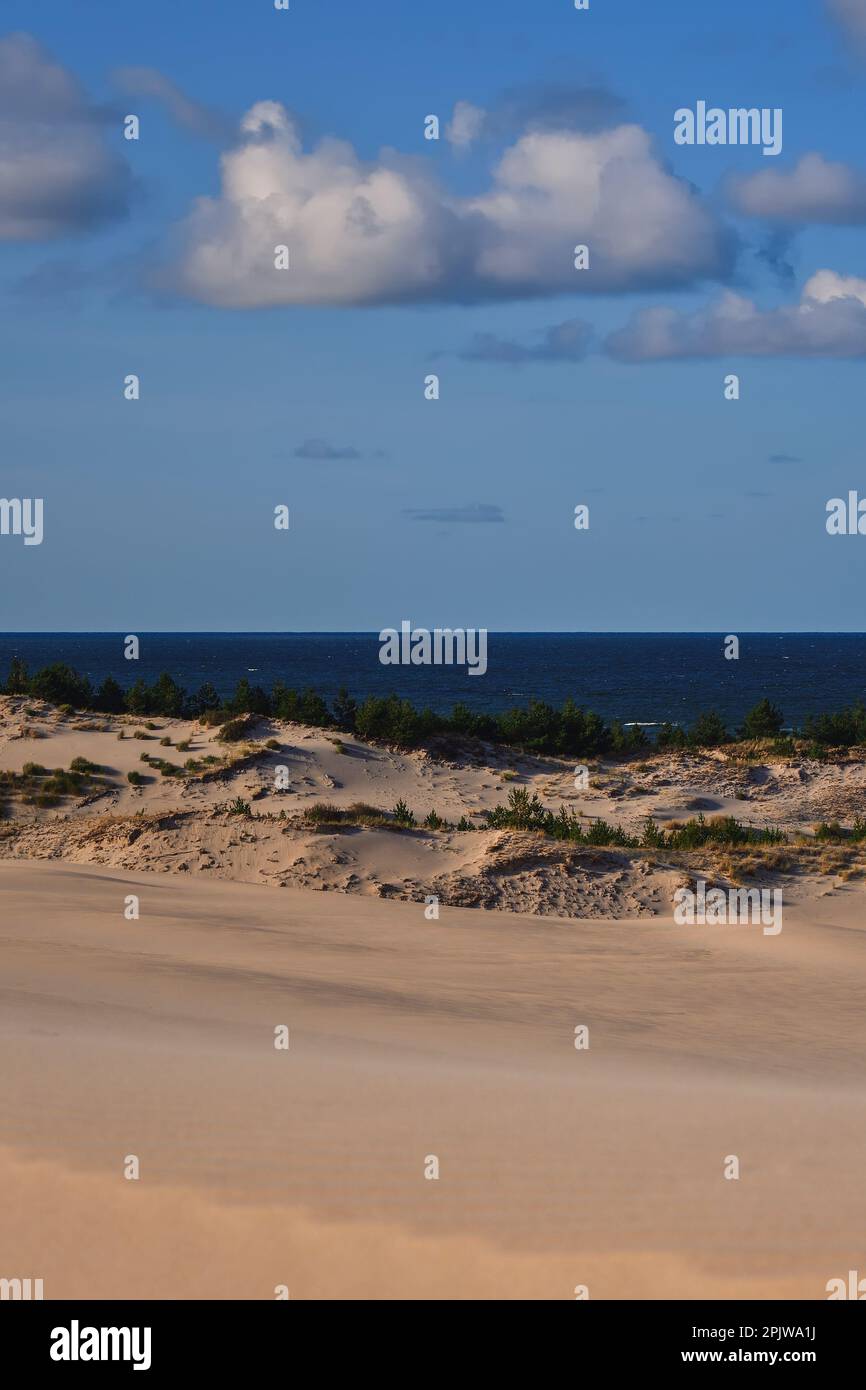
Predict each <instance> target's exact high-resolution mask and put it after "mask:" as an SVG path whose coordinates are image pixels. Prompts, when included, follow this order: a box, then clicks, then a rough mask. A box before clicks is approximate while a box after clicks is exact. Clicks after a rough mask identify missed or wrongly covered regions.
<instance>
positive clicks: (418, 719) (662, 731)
mask: <svg viewBox="0 0 866 1390" xmlns="http://www.w3.org/2000/svg"><path fill="white" fill-rule="evenodd" d="M2 689H3V691H4V692H5V693H6V694H8V695H13V696H25V697H28V698H31V699H32V698H38V699H41V700H44V701H45V702H46V703H48V704H51V705H54V706H56V707H58V708H60V709H61V710H66V711H68V712H69V713H72V712H73V711H74V710H94V711H98V712H104V713H108V714H124V713H125V714H133V715H139V716H142V717H144V716H151V715H156V716H157V717H164V718H172V719H176V718H186V719H200V720H201V721H202V722H204V723H205V724H209V725H214V726H215V725H219V726H220V727H221V733H220V737H221V738H222V739H223V740H225V741H229V742H231V741H233V740H234V741H236V740H239V739H242V738H246V737H248V736H249V731H250V729H251V728H252V727H253V726H254V725H255V724H256V722H257V721H258V720H259V719H263V718H268V717H271V718H274V719H280V720H285V721H291V722H295V723H299V724H307V725H310V726H312V727H314V728H324V729H334V730H336V731H338V732H341V733H356V734H358V736H359V737H361V738H363V739H368V740H373V741H379V742H384V743H391V744H394V745H396V746H399V747H405V748H417V747H421V746H425V745H429V744H433V743H435V742H436V741H437V740H438V741H445V742H447V741H449V740H451V741H453V740H463V741H465V740H467V739H472V740H480V741H486V742H491V743H499V744H504V745H507V746H510V747H514V748H521V749H525V750H526V751H528V752H532V753H544V754H551V755H559V756H563V757H583V758H590V757H594V756H601V755H614V756H618V755H623V756H624V755H629V754H633V753H641V752H642V753H643V754H644V756H645V753H646V750H647V749H651V748H652V747H653V746H655V748H657V749H659V750H665V749H689V748H693V749H701V748H709V749H711V748H722V747H731V746H732V745H736V744H738V743H742V742H755V741H767V742H768V751H769V752H771V753H772V754H774V756H779V757H793V756H798V755H799V756H818V757H822V756H826V753H827V750H831V749H837V748H838V749H852V748H858V747H866V706H864V705H863V704H856V705H852V706H851V707H849V708H847V709H843V710H839V711H837V712H835V713H828V714H822V715H813V716H809V718H808V719H807V720H806V721H805V723H804V725H803V728H802V730H800V731H798V732H796V733H795V732H794V731H789V732H788V733H784V732H783V731H784V716H783V714H782V712H781V710H779V709H777V708H776V706H775V705H773V704H772V703H771V702H770V701H769V700H766V699H765V700H761V701H759V702H758V704H756V705H755V706H754V708H753V709H751V710H749V711H748V713H747V714H746V716H745V718H744V719H743V722H742V724H741V725H740V727H739V728H738V729H737V730H736V731H734V732H731V731H730V730H729V729H728V728H727V727H726V725H725V723H724V721H723V720H722V718H721V717H720V716H719V714H718V713H717V712H715V711H713V710H709V711H706V712H705V713H703V714H700V715H699V716H698V717H697V718H696V719H695V721H694V722H693V723H692V724H691V726H690V727H688V728H685V727H684V726H682V725H679V724H673V723H665V724H662V725H660V726H659V728H658V729H657V730H656V734H655V741H654V745H653V744H652V743H651V742H650V740H649V738H648V736H647V734H646V732H645V731H644V730H643V729H642V728H640V727H638V726H637V725H623V724H621V723H620V722H619V721H617V720H611V721H609V722H607V721H605V720H604V719H602V718H601V716H600V715H598V714H596V713H595V712H594V711H592V710H588V709H585V708H584V707H583V706H581V705H579V704H577V703H575V702H574V701H573V700H567V701H566V702H565V704H564V705H562V706H561V707H560V708H558V709H557V708H555V707H554V706H553V705H549V704H547V703H546V702H545V701H543V700H530V701H529V703H528V704H527V705H526V706H523V707H517V706H515V707H514V708H511V709H506V710H502V711H500V712H499V713H495V714H492V713H486V712H476V711H474V710H472V709H470V708H469V706H468V705H465V704H457V705H455V706H454V708H453V709H452V711H451V713H450V714H448V715H445V714H437V713H435V712H434V711H433V710H430V709H417V708H416V707H415V706H414V705H413V704H412V703H411V702H410V701H408V700H403V699H400V698H399V697H398V696H396V695H390V696H368V697H367V698H366V699H365V700H363V701H361V702H360V703H358V702H356V701H355V700H354V699H353V698H352V697H351V696H350V695H349V694H348V692H347V691H346V690H344V689H341V690H340V691H339V692H338V694H337V696H336V698H335V699H334V701H333V702H332V705H331V706H330V707H329V706H328V704H327V702H326V701H325V700H324V699H323V698H322V696H321V695H320V694H319V693H318V692H317V691H315V690H311V689H307V690H303V691H298V690H293V689H290V688H289V687H287V686H286V685H285V684H284V683H283V682H282V681H277V682H276V683H275V685H274V686H273V688H272V690H271V691H270V692H268V691H266V690H264V689H263V688H262V687H261V686H257V685H251V684H250V682H249V680H248V679H247V678H246V677H244V678H243V679H242V680H240V681H239V682H238V684H237V686H236V688H235V691H234V693H233V695H231V696H230V697H229V698H227V699H224V698H221V697H220V695H219V694H218V692H217V691H216V689H215V688H214V686H213V685H212V684H211V683H210V682H206V683H205V684H204V685H203V686H201V687H200V689H199V690H198V691H197V692H196V693H195V694H189V693H188V692H187V691H186V690H184V689H183V687H182V686H180V685H179V684H178V683H177V682H176V681H175V680H174V679H173V678H172V677H171V676H170V675H169V674H168V672H164V673H163V674H162V675H161V676H160V677H159V678H158V679H157V680H156V681H155V682H154V683H153V685H147V683H146V682H145V681H143V680H138V681H136V683H135V684H134V685H133V686H132V687H131V688H130V689H129V690H123V689H122V687H121V686H120V685H119V684H118V683H117V681H115V680H114V679H113V678H112V677H108V678H107V679H106V680H105V681H103V682H102V684H101V685H100V686H99V687H98V688H94V687H93V686H92V685H91V683H90V681H89V680H88V679H87V678H86V677H84V676H81V675H79V674H78V673H77V672H75V671H73V670H72V669H71V668H70V667H69V666H66V665H63V664H62V663H56V664H55V665H53V666H48V667H45V668H44V669H43V670H42V671H39V672H37V673H36V674H35V675H33V676H31V675H29V673H28V671H27V668H26V666H25V665H24V663H23V662H22V661H20V660H19V659H18V658H15V659H13V662H12V666H11V669H10V671H9V675H8V677H7V680H6V683H5V686H3V687H2ZM30 708H32V707H30ZM156 728H157V726H156V725H155V724H154V723H153V722H152V720H150V719H148V720H147V721H146V722H145V729H156ZM147 736H148V735H147V734H146V733H145V732H144V730H143V729H137V730H135V732H134V734H133V737H135V738H146V737H147ZM269 746H272V741H271V743H270V744H269ZM335 746H337V747H338V751H343V749H342V747H341V746H340V744H339V740H337V743H336V744H335Z"/></svg>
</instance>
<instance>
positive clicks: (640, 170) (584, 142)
mask: <svg viewBox="0 0 866 1390" xmlns="http://www.w3.org/2000/svg"><path fill="white" fill-rule="evenodd" d="M221 171H222V187H221V192H220V194H219V196H218V197H208V198H201V199H199V200H198V202H197V203H196V204H195V205H194V206H193V208H192V210H191V212H190V213H189V215H188V217H187V218H186V219H185V221H184V222H183V224H182V225H181V227H180V228H179V229H178V243H177V245H176V247H175V252H174V257H173V259H172V261H171V263H170V264H169V265H168V266H167V267H165V268H164V273H163V276H162V283H163V285H165V286H168V287H169V288H172V289H174V290H175V291H177V292H180V293H182V294H185V295H188V296H191V297H193V298H196V299H199V300H202V301H204V302H206V303H210V304H217V305H222V306H224V307H229V308H252V307H264V306H270V305H287V304H313V303H320V304H372V303H399V302H401V301H424V300H448V301H452V302H469V301H473V300H476V301H477V300H482V299H492V298H515V297H519V296H531V295H553V294H561V293H570V292H581V291H618V290H629V289H635V288H651V287H664V286H679V285H686V284H691V283H694V282H695V281H698V280H701V279H704V278H714V277H717V278H724V277H725V276H726V275H727V273H728V271H729V269H730V262H731V258H732V243H731V240H730V235H729V233H728V232H727V231H726V230H725V229H724V227H723V226H721V225H720V223H719V222H718V221H717V220H716V218H715V217H714V216H713V214H712V213H711V212H710V211H709V210H708V209H707V208H706V207H705V206H704V204H703V203H702V202H701V200H700V198H699V197H698V196H697V195H696V194H695V192H694V191H693V190H692V189H691V188H690V187H689V186H688V185H687V184H685V183H684V182H681V181H680V180H678V179H676V178H675V177H674V176H673V175H672V174H670V173H669V172H668V171H667V170H666V169H665V168H664V167H663V166H662V165H661V164H660V163H659V161H658V160H657V159H656V157H655V154H654V152H653V148H652V144H651V141H650V138H649V136H648V135H647V134H646V132H645V131H643V130H642V129H641V128H640V127H638V126H635V125H621V126H618V127H616V128H615V129H612V130H605V131H602V132H600V133H593V134H587V133H579V132H576V131H564V130H559V131H548V130H544V131H532V132H529V133H526V134H524V135H522V136H521V137H520V138H519V139H517V140H516V142H515V143H514V144H512V145H511V146H510V147H509V148H508V149H507V150H506V151H505V153H504V155H503V156H502V157H501V158H500V159H499V161H498V163H497V164H496V165H495V166H494V167H493V169H492V172H491V177H490V180H489V185H488V187H487V188H486V189H485V190H484V191H483V192H482V193H480V194H479V195H478V196H475V197H461V196H457V195H454V194H451V193H449V192H448V191H447V190H445V189H444V188H442V187H441V186H440V185H439V184H437V183H435V182H434V181H433V180H432V179H431V178H430V175H429V173H428V172H427V170H426V168H425V166H424V165H422V163H421V161H420V160H415V159H410V158H407V157H405V156H401V155H399V154H397V153H396V152H394V151H384V152H383V153H382V154H381V155H380V157H379V158H378V160H376V161H373V162H370V163H367V162H364V161H362V160H361V159H360V158H359V157H358V155H357V153H356V152H355V150H354V149H353V148H352V146H351V145H350V144H348V143H347V142H345V141H342V140H337V139H333V138H326V139H324V140H322V141H321V142H320V143H319V144H318V145H317V146H316V147H315V148H314V149H312V150H310V151H305V150H304V149H303V147H302V144H301V140H300V137H299V134H298V131H297V128H296V126H295V124H294V123H293V121H292V119H291V118H290V116H289V115H288V113H287V112H286V111H285V110H284V108H283V107H282V106H280V104H279V103H276V102H259V103H258V104H257V105H256V106H254V107H253V108H252V110H251V111H250V112H248V113H247V115H246V116H245V117H244V120H243V123H242V129H241V135H240V139H239V142H238V144H237V145H236V146H234V147H233V148H232V149H230V150H228V151H226V152H225V153H224V154H223V156H222V160H221ZM576 244H586V245H588V246H589V247H590V266H591V269H590V270H588V271H576V270H575V269H574V259H573V258H574V246H575V245H576ZM280 245H285V246H287V247H288V248H289V269H279V270H278V269H276V268H275V247H277V246H280Z"/></svg>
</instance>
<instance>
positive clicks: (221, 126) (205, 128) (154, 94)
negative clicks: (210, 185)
mask: <svg viewBox="0 0 866 1390" xmlns="http://www.w3.org/2000/svg"><path fill="white" fill-rule="evenodd" d="M112 76H113V80H114V84H115V86H116V87H117V88H118V90H119V91H122V92H123V93H124V94H125V95H126V96H130V97H145V98H150V99H152V100H154V101H158V102H159V103H160V104H161V105H162V106H164V107H165V109H166V111H167V112H168V114H169V116H170V117H171V119H172V120H173V121H174V122H175V124H176V125H179V126H181V127H182V128H183V129H184V130H188V131H190V133H191V134H192V135H198V136H199V137H200V138H201V139H203V140H215V141H217V142H219V143H222V142H224V141H227V140H229V139H231V138H232V136H233V134H234V132H235V129H236V126H237V122H236V121H235V120H234V119H232V117H230V116H229V115H228V114H227V113H226V112H224V111H217V110H216V109H215V108H214V107H211V106H205V105H204V103H203V102H200V101H195V100H194V99H193V98H192V97H189V96H187V94H186V92H185V91H183V89H182V88H181V87H179V86H178V85H177V83H176V82H173V81H172V79H171V78H170V77H166V76H165V74H164V73H162V72H160V71H159V70H158V69H157V68H145V67H140V68H118V69H117V71H116V72H114V73H113V74H112Z"/></svg>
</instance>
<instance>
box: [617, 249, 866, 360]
mask: <svg viewBox="0 0 866 1390" xmlns="http://www.w3.org/2000/svg"><path fill="white" fill-rule="evenodd" d="M605 349H606V351H607V352H608V353H609V355H610V356H612V357H615V358H617V359H618V360H619V361H621V362H657V361H664V360H674V359H684V358H707V357H737V356H744V357H837V358H839V357H862V356H866V280H859V279H857V278H856V277H853V276H844V275H838V274H837V273H836V272H835V271H832V270H819V271H817V272H816V274H815V275H813V276H812V277H811V279H809V280H807V282H806V284H805V285H804V286H803V292H802V295H801V298H800V300H799V301H798V303H796V304H792V305H783V306H781V307H780V308H776V309H769V310H762V309H760V308H758V306H757V305H756V304H755V303H754V301H753V300H751V299H748V298H746V297H745V296H744V295H740V294H734V293H731V292H727V293H725V294H723V295H722V297H721V298H720V299H719V300H718V301H717V302H716V303H714V304H711V305H709V306H708V307H706V308H703V309H699V310H697V311H696V312H694V313H683V312H681V311H680V310H677V309H670V308H666V307H665V308H663V307H657V308H652V309H642V310H640V311H639V312H638V313H636V314H634V315H633V316H632V318H631V320H630V321H629V323H627V324H626V326H625V327H624V328H622V329H619V330H618V331H617V332H615V333H612V334H611V335H610V336H609V337H608V339H607V340H606V343H605Z"/></svg>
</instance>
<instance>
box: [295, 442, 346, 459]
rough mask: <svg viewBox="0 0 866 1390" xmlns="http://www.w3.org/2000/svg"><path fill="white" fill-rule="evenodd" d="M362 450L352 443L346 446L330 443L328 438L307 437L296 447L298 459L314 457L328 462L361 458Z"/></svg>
mask: <svg viewBox="0 0 866 1390" xmlns="http://www.w3.org/2000/svg"><path fill="white" fill-rule="evenodd" d="M360 457H361V453H360V450H358V449H355V448H353V447H352V445H346V446H344V447H341V446H338V445H336V444H329V443H328V441H327V439H305V440H304V442H303V444H299V445H298V447H297V449H295V458H296V459H313V460H315V461H316V462H318V463H328V462H332V461H333V460H336V459H359V458H360Z"/></svg>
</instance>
